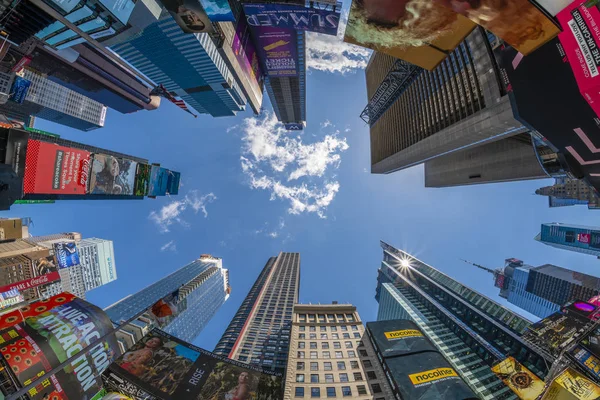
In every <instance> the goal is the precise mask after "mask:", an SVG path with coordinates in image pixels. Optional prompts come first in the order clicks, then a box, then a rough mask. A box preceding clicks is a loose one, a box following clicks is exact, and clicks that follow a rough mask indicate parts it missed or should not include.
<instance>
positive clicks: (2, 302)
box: [0, 288, 25, 310]
mask: <svg viewBox="0 0 600 400" xmlns="http://www.w3.org/2000/svg"><path fill="white" fill-rule="evenodd" d="M24 301H25V297H23V295H22V294H21V293H19V289H16V288H14V289H11V290H9V291H7V292H2V293H0V310H4V309H6V308H9V307H11V306H14V305H15V304H19V303H22V302H24Z"/></svg>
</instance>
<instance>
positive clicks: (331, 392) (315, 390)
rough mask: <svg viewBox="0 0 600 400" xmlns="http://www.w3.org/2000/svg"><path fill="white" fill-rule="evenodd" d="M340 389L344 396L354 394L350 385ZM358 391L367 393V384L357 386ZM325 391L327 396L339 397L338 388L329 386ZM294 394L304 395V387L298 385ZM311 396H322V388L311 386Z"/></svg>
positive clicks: (297, 395)
mask: <svg viewBox="0 0 600 400" xmlns="http://www.w3.org/2000/svg"><path fill="white" fill-rule="evenodd" d="M340 389H341V392H342V396H343V397H347V396H352V388H351V387H350V386H342V387H341V388H340ZM356 391H357V392H358V394H367V388H366V387H365V385H358V386H356ZM325 393H326V394H327V397H337V388H335V387H327V388H325ZM294 396H296V397H304V388H303V387H301V386H297V387H296V390H295V393H294ZM310 397H321V388H320V387H311V388H310Z"/></svg>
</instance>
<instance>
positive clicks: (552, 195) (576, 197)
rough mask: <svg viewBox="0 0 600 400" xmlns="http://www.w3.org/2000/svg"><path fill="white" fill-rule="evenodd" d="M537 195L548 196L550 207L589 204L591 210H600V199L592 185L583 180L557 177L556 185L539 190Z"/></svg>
mask: <svg viewBox="0 0 600 400" xmlns="http://www.w3.org/2000/svg"><path fill="white" fill-rule="evenodd" d="M535 194H539V195H541V196H548V205H549V206H550V207H565V206H574V205H578V204H587V206H588V208H590V209H598V208H600V197H598V195H597V194H596V191H595V190H594V189H593V188H592V187H591V186H590V185H588V184H587V183H586V182H585V181H583V180H581V179H569V178H567V177H557V178H554V185H552V186H544V187H542V188H539V189H537V190H536V191H535Z"/></svg>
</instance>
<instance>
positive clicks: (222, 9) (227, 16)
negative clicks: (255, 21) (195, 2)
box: [200, 0, 235, 22]
mask: <svg viewBox="0 0 600 400" xmlns="http://www.w3.org/2000/svg"><path fill="white" fill-rule="evenodd" d="M200 1H201V3H202V6H203V7H204V12H206V15H208V18H210V20H211V21H213V22H226V21H230V22H234V21H235V16H234V15H233V12H231V7H230V6H229V1H228V0H200Z"/></svg>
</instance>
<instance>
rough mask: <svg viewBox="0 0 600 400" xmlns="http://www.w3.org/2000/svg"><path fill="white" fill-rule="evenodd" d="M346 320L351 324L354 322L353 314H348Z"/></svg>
mask: <svg viewBox="0 0 600 400" xmlns="http://www.w3.org/2000/svg"><path fill="white" fill-rule="evenodd" d="M346 319H347V320H348V321H350V322H354V315H352V314H346Z"/></svg>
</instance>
